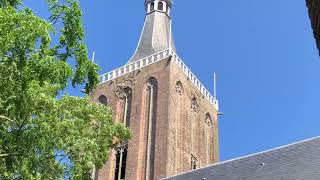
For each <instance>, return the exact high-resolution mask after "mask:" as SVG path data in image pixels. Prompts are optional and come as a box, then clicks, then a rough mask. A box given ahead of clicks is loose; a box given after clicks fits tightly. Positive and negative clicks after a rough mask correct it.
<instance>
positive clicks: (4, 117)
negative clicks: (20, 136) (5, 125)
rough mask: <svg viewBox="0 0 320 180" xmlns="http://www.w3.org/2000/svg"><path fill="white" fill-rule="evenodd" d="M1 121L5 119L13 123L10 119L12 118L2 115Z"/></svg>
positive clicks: (0, 116)
mask: <svg viewBox="0 0 320 180" xmlns="http://www.w3.org/2000/svg"><path fill="white" fill-rule="evenodd" d="M0 119H4V120H6V121H10V122H13V120H12V119H10V118H8V117H6V116H3V115H0Z"/></svg>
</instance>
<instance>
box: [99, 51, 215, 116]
mask: <svg viewBox="0 0 320 180" xmlns="http://www.w3.org/2000/svg"><path fill="white" fill-rule="evenodd" d="M170 56H171V57H172V58H173V61H174V62H175V63H176V64H177V65H178V67H180V68H181V69H182V71H183V72H184V73H185V74H186V76H187V77H188V78H189V80H190V81H191V82H192V83H193V84H194V85H195V86H196V87H197V88H198V89H199V90H200V92H201V93H202V95H203V96H204V97H205V98H206V99H207V100H208V101H209V102H210V103H211V104H212V105H213V106H214V107H215V108H216V110H217V111H218V110H219V103H218V100H217V99H215V98H214V97H213V96H212V95H211V93H210V92H209V91H208V90H207V89H206V88H205V87H204V86H203V85H202V83H201V82H200V81H199V80H198V78H197V77H196V76H195V75H194V74H193V73H192V72H191V70H190V69H189V68H188V67H187V66H186V65H185V64H184V63H183V61H182V60H181V59H180V58H179V57H178V55H177V54H176V53H175V52H174V51H173V50H172V49H166V50H163V51H161V52H158V53H155V54H153V55H151V56H149V57H146V58H143V59H141V60H138V61H135V62H133V63H131V64H127V65H125V66H123V67H120V68H118V69H115V70H113V71H111V72H108V73H106V74H103V75H101V76H99V78H100V84H102V83H105V82H108V81H110V80H112V79H115V78H117V77H120V76H123V75H126V74H128V73H130V72H133V71H136V70H138V69H141V68H143V67H146V66H149V65H151V64H154V63H156V62H158V61H161V60H164V59H167V58H168V57H170Z"/></svg>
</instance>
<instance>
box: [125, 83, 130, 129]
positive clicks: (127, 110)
mask: <svg viewBox="0 0 320 180" xmlns="http://www.w3.org/2000/svg"><path fill="white" fill-rule="evenodd" d="M124 93H125V95H124V96H125V97H124V112H123V124H125V125H126V127H130V118H131V100H132V90H131V88H129V87H128V88H126V89H124Z"/></svg>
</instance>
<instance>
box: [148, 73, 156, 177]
mask: <svg viewBox="0 0 320 180" xmlns="http://www.w3.org/2000/svg"><path fill="white" fill-rule="evenodd" d="M147 83H148V84H147V91H148V92H147V97H146V99H147V106H146V107H147V110H148V112H147V114H148V118H147V128H148V130H147V157H146V159H147V161H146V179H154V156H155V134H156V114H157V94H158V83H157V80H156V79H155V78H153V77H151V78H149V80H148V81H147Z"/></svg>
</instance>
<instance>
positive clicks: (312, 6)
mask: <svg viewBox="0 0 320 180" xmlns="http://www.w3.org/2000/svg"><path fill="white" fill-rule="evenodd" d="M306 3H307V7H308V13H309V17H310V20H311V26H312V29H313V35H314V37H315V38H316V42H317V47H318V49H319V53H320V0H306Z"/></svg>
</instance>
